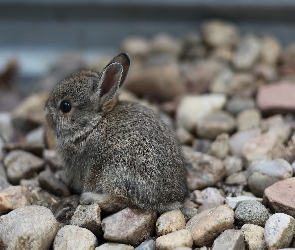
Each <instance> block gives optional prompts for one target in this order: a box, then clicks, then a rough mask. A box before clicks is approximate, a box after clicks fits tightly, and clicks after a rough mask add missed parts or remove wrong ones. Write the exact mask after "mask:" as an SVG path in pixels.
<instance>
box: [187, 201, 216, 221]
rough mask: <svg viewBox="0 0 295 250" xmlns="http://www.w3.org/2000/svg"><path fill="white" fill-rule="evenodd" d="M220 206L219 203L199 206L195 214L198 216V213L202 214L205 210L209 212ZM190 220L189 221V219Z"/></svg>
mask: <svg viewBox="0 0 295 250" xmlns="http://www.w3.org/2000/svg"><path fill="white" fill-rule="evenodd" d="M219 206H220V204H219V203H204V204H202V205H201V206H199V207H198V212H197V214H200V213H202V212H203V211H205V210H210V209H212V208H217V207H219ZM191 218H192V217H191ZM191 218H190V219H191Z"/></svg>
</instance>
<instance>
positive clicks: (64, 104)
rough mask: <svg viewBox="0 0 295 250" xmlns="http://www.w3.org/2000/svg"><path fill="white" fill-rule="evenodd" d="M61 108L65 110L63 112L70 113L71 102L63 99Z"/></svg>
mask: <svg viewBox="0 0 295 250" xmlns="http://www.w3.org/2000/svg"><path fill="white" fill-rule="evenodd" d="M59 108H60V110H61V111H62V112H63V113H68V112H70V111H71V108H72V107H71V104H70V103H69V102H67V101H62V102H61V103H60V105H59Z"/></svg>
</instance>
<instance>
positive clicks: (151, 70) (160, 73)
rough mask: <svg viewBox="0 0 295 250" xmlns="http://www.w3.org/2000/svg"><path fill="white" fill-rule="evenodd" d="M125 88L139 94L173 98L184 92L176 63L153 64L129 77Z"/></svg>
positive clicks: (161, 98)
mask: <svg viewBox="0 0 295 250" xmlns="http://www.w3.org/2000/svg"><path fill="white" fill-rule="evenodd" d="M124 86H125V88H126V89H127V90H130V91H131V92H134V93H135V94H137V95H144V96H147V97H153V98H157V99H160V100H171V99H173V98H175V97H177V96H180V95H181V94H183V93H184V85H183V83H182V79H181V75H180V71H179V69H178V67H177V66H176V65H174V64H168V65H159V66H157V67H155V66H151V67H148V68H145V69H143V70H139V71H137V72H135V73H134V74H133V75H130V77H128V78H127V80H126V83H125V85H124Z"/></svg>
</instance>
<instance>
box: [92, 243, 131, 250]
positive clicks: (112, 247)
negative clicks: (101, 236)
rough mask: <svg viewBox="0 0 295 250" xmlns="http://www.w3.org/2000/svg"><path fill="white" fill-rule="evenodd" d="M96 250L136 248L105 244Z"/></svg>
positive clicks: (127, 249)
mask: <svg viewBox="0 0 295 250" xmlns="http://www.w3.org/2000/svg"><path fill="white" fill-rule="evenodd" d="M95 250H134V247H133V246H130V245H126V244H118V243H104V244H102V245H101V246H99V247H96V248H95Z"/></svg>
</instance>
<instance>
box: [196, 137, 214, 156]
mask: <svg viewBox="0 0 295 250" xmlns="http://www.w3.org/2000/svg"><path fill="white" fill-rule="evenodd" d="M210 146H211V141H210V140H207V139H198V138H196V139H194V140H193V143H192V149H193V150H194V151H198V152H200V153H205V154H206V153H208V151H209V148H210Z"/></svg>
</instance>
